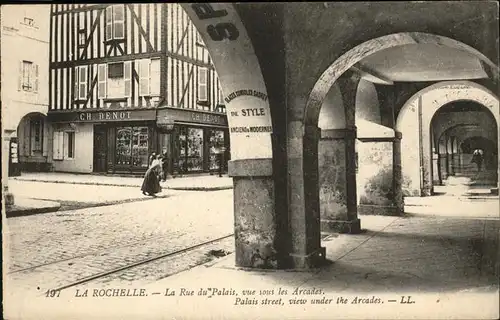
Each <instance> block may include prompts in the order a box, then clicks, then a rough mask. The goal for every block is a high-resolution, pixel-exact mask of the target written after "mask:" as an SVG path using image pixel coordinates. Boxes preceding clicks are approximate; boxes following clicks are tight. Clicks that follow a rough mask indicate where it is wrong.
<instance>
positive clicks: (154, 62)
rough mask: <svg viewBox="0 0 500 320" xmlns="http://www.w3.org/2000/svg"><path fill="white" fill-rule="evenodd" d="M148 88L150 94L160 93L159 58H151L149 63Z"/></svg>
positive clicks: (157, 94)
mask: <svg viewBox="0 0 500 320" xmlns="http://www.w3.org/2000/svg"><path fill="white" fill-rule="evenodd" d="M150 73H151V74H150V89H151V95H152V96H159V95H160V81H161V76H160V59H151V65H150Z"/></svg>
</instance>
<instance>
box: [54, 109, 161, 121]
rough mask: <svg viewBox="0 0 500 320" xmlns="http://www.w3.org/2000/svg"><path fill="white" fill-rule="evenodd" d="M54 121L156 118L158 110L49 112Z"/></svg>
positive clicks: (140, 119) (141, 119)
mask: <svg viewBox="0 0 500 320" xmlns="http://www.w3.org/2000/svg"><path fill="white" fill-rule="evenodd" d="M48 117H49V119H50V120H51V121H52V122H116V121H144V120H155V119H156V110H155V109H152V110H109V111H101V110H92V111H76V112H60V113H58V112H49V114H48Z"/></svg>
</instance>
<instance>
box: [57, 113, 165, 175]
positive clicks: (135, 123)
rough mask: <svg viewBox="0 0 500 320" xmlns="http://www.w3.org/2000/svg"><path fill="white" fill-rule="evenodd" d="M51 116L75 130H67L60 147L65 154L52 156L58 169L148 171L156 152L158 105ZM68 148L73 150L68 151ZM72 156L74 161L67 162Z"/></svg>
mask: <svg viewBox="0 0 500 320" xmlns="http://www.w3.org/2000/svg"><path fill="white" fill-rule="evenodd" d="M49 117H50V119H51V122H53V123H59V124H64V123H67V124H70V126H69V128H73V129H74V131H73V133H71V132H70V131H72V130H71V129H68V130H65V131H67V132H65V133H66V135H62V136H63V137H64V138H63V139H61V141H62V145H61V147H60V149H62V150H63V152H62V155H61V156H55V157H54V158H53V159H54V167H55V168H56V169H57V167H61V168H64V169H62V170H59V171H70V172H71V171H75V172H95V173H111V174H114V173H116V174H143V173H144V172H146V170H147V168H148V157H149V155H150V154H151V152H154V149H155V145H156V141H157V134H156V133H157V132H156V123H155V120H156V109H124V108H122V109H119V110H112V109H106V110H99V109H97V110H85V111H76V112H75V111H72V112H52V113H49ZM57 127H58V126H55V128H57ZM66 127H67V128H68V126H66ZM68 133H69V134H68ZM56 140H57V139H56ZM68 148H71V149H72V150H69V152H67V151H65V150H66V149H68ZM54 153H55V154H56V153H57V151H54ZM70 160H71V161H72V162H71V163H68V164H66V165H64V162H65V161H67V162H69V161H70Z"/></svg>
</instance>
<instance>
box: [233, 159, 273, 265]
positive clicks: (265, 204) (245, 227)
mask: <svg viewBox="0 0 500 320" xmlns="http://www.w3.org/2000/svg"><path fill="white" fill-rule="evenodd" d="M228 166H229V175H230V176H231V177H233V186H234V237H235V255H236V266H238V267H247V268H264V269H277V268H279V265H280V264H281V262H282V261H280V259H279V257H280V254H281V253H282V252H278V250H279V249H277V248H276V239H277V238H278V237H279V234H278V233H277V224H276V216H275V211H276V210H275V205H274V203H275V202H274V196H275V195H274V192H275V190H274V181H273V177H272V174H273V171H272V159H245V160H231V161H229V164H228Z"/></svg>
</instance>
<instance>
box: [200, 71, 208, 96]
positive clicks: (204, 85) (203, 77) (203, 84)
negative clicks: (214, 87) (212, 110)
mask: <svg viewBox="0 0 500 320" xmlns="http://www.w3.org/2000/svg"><path fill="white" fill-rule="evenodd" d="M198 100H199V101H201V102H206V101H208V70H207V68H198Z"/></svg>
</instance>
